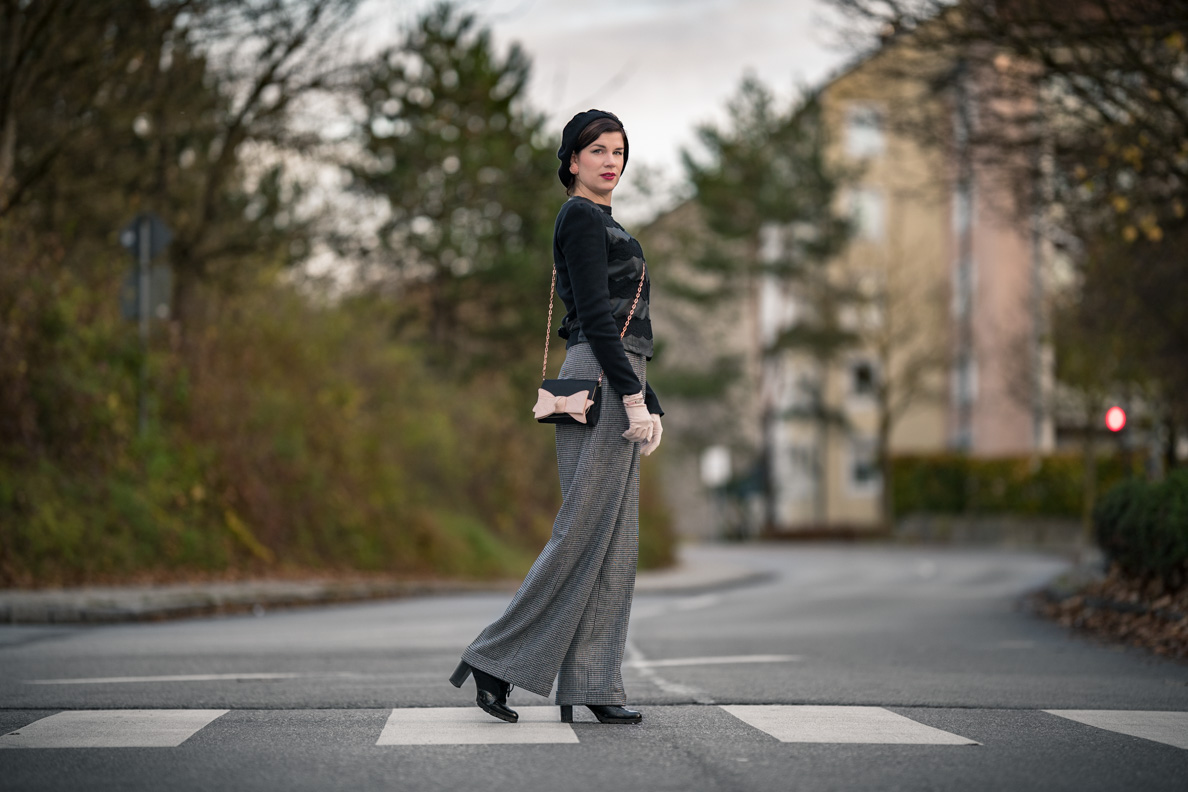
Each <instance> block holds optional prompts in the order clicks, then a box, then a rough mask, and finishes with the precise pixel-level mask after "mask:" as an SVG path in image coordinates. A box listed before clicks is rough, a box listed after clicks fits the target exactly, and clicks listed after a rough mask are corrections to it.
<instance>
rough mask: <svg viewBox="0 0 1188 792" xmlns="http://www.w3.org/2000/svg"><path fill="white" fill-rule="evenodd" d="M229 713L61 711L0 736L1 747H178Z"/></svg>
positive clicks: (220, 711)
mask: <svg viewBox="0 0 1188 792" xmlns="http://www.w3.org/2000/svg"><path fill="white" fill-rule="evenodd" d="M228 712H230V710H225V709H220V710H199V709H190V710H79V711H71V712H59V713H57V714H56V715H50V716H49V717H46V718H42V719H41V720H37V721H34V722H33V723H30V724H29V725H28V726H24V727H22V728H20V729H16V730H15V731H11V732H9V733H8V734H5V735H0V748H176V747H177V746H179V745H181V744H182V743H184V742H185V741H186V740H188V739H190V738H191V737H193V736H194V735H195V734H196V733H197V732H198V731H199V730H201V729H203V728H205V727H206V726H208V725H210V724H211V723H212V722H213V721H214V720H215V719H217V718H219V717H220V716H222V715H225V714H227V713H228Z"/></svg>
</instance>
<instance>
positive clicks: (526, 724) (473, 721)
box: [375, 707, 578, 745]
mask: <svg viewBox="0 0 1188 792" xmlns="http://www.w3.org/2000/svg"><path fill="white" fill-rule="evenodd" d="M516 711H517V712H518V713H519V714H520V720H519V722H518V723H504V722H503V721H501V720H496V719H495V718H492V717H491V716H490V715H488V714H487V713H485V712H483V711H482V710H481V709H479V708H478V707H433V708H425V709H394V710H392V714H390V715H389V716H388V722H387V724H385V725H384V730H383V732H381V733H380V736H379V739H378V740H376V743H375V744H376V745H510V744H541V743H576V742H578V738H577V734H575V733H574V731H573V728H572V727H571V726H570V725H569V724H568V723H562V722H561V712H560V710H559V709H558V708H557V707H517V708H516Z"/></svg>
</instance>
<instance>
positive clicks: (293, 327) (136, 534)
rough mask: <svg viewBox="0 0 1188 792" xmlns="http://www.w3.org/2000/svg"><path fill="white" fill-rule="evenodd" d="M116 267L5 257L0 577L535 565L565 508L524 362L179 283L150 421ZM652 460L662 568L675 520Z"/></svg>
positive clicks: (347, 302)
mask: <svg viewBox="0 0 1188 792" xmlns="http://www.w3.org/2000/svg"><path fill="white" fill-rule="evenodd" d="M0 231H3V228H2V227H0ZM4 241H5V240H4V238H3V236H2V235H0V252H2V251H3V250H4V249H5V248H4V245H3V242H4ZM8 250H9V251H10V252H12V251H14V250H16V247H15V246H10V247H9V248H8ZM17 252H21V251H19V250H17ZM122 266H123V265H122V264H120V265H118V266H116V267H112V268H111V271H110V272H108V271H98V272H97V273H96V274H95V276H94V277H95V282H94V283H89V282H87V281H84V280H83V279H82V278H81V276H79V275H77V274H75V273H73V272H72V271H71V270H69V269H67V268H64V267H60V266H57V262H56V261H55V260H54V258H53V256H52V255H50V254H45V255H37V254H36V252H35V251H30V252H29V254H28V255H26V256H18V255H11V256H10V257H9V259H8V260H7V261H6V262H5V267H0V586H38V585H70V584H83V583H109V582H125V581H133V580H172V579H178V578H188V577H216V576H217V577H222V576H249V575H250V576H268V575H287V576H292V575H299V574H308V573H315V574H324V573H338V572H343V573H347V572H350V573H353V572H365V573H377V574H400V575H418V576H421V575H424V576H432V575H448V576H471V577H514V576H518V575H521V574H523V573H524V572H526V571H527V569H528V566H529V564H530V563H531V561H532V558H533V557H534V556H535V555H536V554H537V553H538V552H539V550H540V548H541V547H542V546H543V545H544V543H545V542H546V541H547V540H548V537H549V535H550V533H551V530H552V522H553V517H554V516H555V514H556V511H557V508H558V506H559V505H560V488H559V486H558V483H557V468H556V457H555V452H554V448H553V433H552V432H551V431H550V430H549V429H548V428H547V427H541V426H539V425H537V424H536V423H535V422H534V421H533V420H532V416H531V412H530V411H529V409H528V404H529V399H528V397H529V395H530V394H531V392H532V391H531V390H530V389H529V388H528V387H526V386H524V385H523V384H522V383H517V382H515V381H514V379H513V376H512V375H513V374H514V373H515V372H518V371H520V370H521V369H522V370H523V371H525V372H531V371H532V364H531V363H530V362H523V363H521V362H518V361H507V362H506V366H507V367H506V369H504V370H502V371H498V370H494V369H493V368H489V369H488V370H486V371H485V372H484V373H473V372H472V373H470V374H466V375H459V374H457V373H451V372H450V371H448V370H443V369H442V368H434V367H433V366H432V365H431V364H430V363H429V362H427V358H428V356H427V355H426V354H425V353H424V351H423V350H421V349H418V348H417V347H416V346H415V345H414V344H411V343H409V342H403V341H399V340H394V339H393V337H392V333H391V329H390V311H391V309H390V307H389V306H387V305H385V303H384V301H382V300H376V299H369V298H358V299H344V300H342V301H340V302H335V303H329V302H323V303H321V304H317V303H315V302H314V301H311V300H310V299H308V298H307V297H305V296H303V295H302V294H301V293H299V291H298V290H296V289H293V288H291V287H289V286H287V285H285V284H284V283H283V281H282V280H281V279H279V278H271V279H268V278H262V279H261V280H260V281H259V282H257V283H255V284H252V285H251V286H250V288H245V289H243V290H242V291H240V292H239V293H237V294H234V295H229V294H219V293H207V292H205V291H200V292H196V293H192V294H191V300H192V303H191V305H190V311H189V314H188V317H187V326H186V328H185V334H184V336H182V337H180V339H178V340H174V341H173V342H172V343H171V342H170V340H169V339H168V338H167V337H166V334H165V333H163V332H158V333H157V335H156V338H155V340H154V344H153V347H152V351H151V352H150V354H149V358H148V364H149V380H150V382H151V392H152V400H151V410H150V419H149V425H148V430H147V432H145V433H143V434H141V433H138V432H137V415H136V379H137V373H138V371H139V368H140V362H141V359H142V358H141V353H140V352H139V350H138V344H137V343H136V335H135V333H136V330H135V327H134V326H133V325H130V324H129V323H127V322H125V321H123V320H122V319H120V317H119V315H118V310H117V303H116V301H115V300H114V299H113V294H114V288H105V287H104V286H103V284H104V283H108V285H110V284H111V283H118V273H119V271H120V270H121V269H122ZM64 328H69V329H68V330H65V329H64ZM162 329H163V328H158V331H160V330H162ZM648 469H650V465H645V479H646V481H645V486H644V491H643V492H642V493H641V496H642V497H641V559H640V560H641V565H643V566H655V565H661V564H663V563H665V562H666V561H667V560H669V559H670V558H671V550H672V535H671V531H670V530H669V525H668V519H669V518H668V514H667V512H666V511H665V509H664V507H663V504H662V502H661V500H660V499H659V498H658V497H657V496H658V492H657V490H658V484H657V483H656V482H655V480H654V479H655V477H649V474H648V473H647V470H648Z"/></svg>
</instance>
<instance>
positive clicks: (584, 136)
mask: <svg viewBox="0 0 1188 792" xmlns="http://www.w3.org/2000/svg"><path fill="white" fill-rule="evenodd" d="M604 132H619V133H621V134H622V135H623V170H626V169H627V157H628V156H629V154H630V152H631V144H630V143H628V142H627V130H626V129H624V128H623V125H622V124H620V123H619V122H618V121H616V120H615V119H613V118H596V119H594V120H593V121H591V122H590V123H589V124H587V125H586V128H585V129H583V130H582V132H581V134H580V135H578V137H577V143H575V144H574V146H573V153H574V154H580V153H581V152H583V151H585V150H586V149H587V148H589V147H590V146H591V145H592V144H593V143H594V141H595V140H598V138H600V137H602V134H603V133H604ZM564 168H565V172H564V173H562V183H563V184H564V185H565V194H566V195H573V186H574V184H575V183H576V181H577V177H576V176H574V175H573V174H572V173H570V172H569V163H568V162H567V163H565V165H564ZM620 175H622V174H620Z"/></svg>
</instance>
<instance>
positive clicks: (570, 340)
mask: <svg viewBox="0 0 1188 792" xmlns="http://www.w3.org/2000/svg"><path fill="white" fill-rule="evenodd" d="M553 263H554V264H555V265H556V267H557V296H558V297H560V298H561V301H562V302H563V303H564V304H565V308H566V310H567V311H568V312H567V313H566V315H565V318H564V319H562V320H561V329H560V331H559V335H560V336H561V337H562V338H564V339H565V341H566V343H565V347H566V349H568V348H569V347H571V346H574V345H575V344H581V343H589V344H590V348H591V351H592V352H593V353H594V357H595V358H596V359H597V360H598V363H599V365H600V366H602V370H603V372H604V373H605V375H606V379H607V382H608V383H609V384H610V387H611V388H613V389H614V390H615V392H617V393H618V394H619V395H621V396H627V395H630V394H633V393H639V392H640V391H641V390H644V394H645V400H646V402H647V405H648V411H649V412H652V413H655V414H657V415H663V414H664V410H662V409H661V407H660V400H659V399H658V398H656V394H655V392H654V391H653V390H652V388H651V386H650V385H649V386H648V387H647V388H646V389H645V388H643V386H641V385H640V382H639V377H637V376H635V372H634V371H633V370H632V368H631V363H630V362H629V361H628V360H627V355H626V351H625V350H629V351H631V352H635V353H638V354H640V355H643V356H644V357H645V358H647V359H649V360H650V359H651V357H652V320H651V311H650V305H649V302H650V297H651V284H650V282H649V281H650V278H648V277H646V275H645V276H644V285H643V291H642V292H641V293H640V298H639V304H638V305H637V306H636V308H635V314H634V315H633V316H632V318H631V324H629V325H628V326H627V334H626V335H625V336H624V337H623V338H622V340H620V338H619V333H620V332H621V331H622V329H623V324H624V323H625V322H626V321H627V315H628V314H629V313H630V311H631V303H632V302H633V301H634V300H635V293H636V290H637V289H638V288H639V279H640V276H641V275H642V274H644V258H643V249H642V248H641V247H640V245H639V242H637V241H636V240H635V239H634V238H633V237H632V236H631V235H630V234H628V233H627V232H626V231H625V230H623V227H622V226H621V225H619V224H618V223H616V222H615V220H614V218H613V217H612V216H611V208H610V207H609V206H604V205H602V204H597V203H594V202H593V201H591V200H589V199H587V198H581V197H577V196H575V197H573V198H570V199H569V200H568V201H566V202H565V203H564V204H563V205H562V206H561V210H560V211H559V212H557V221H556V223H555V224H554V226H553Z"/></svg>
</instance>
